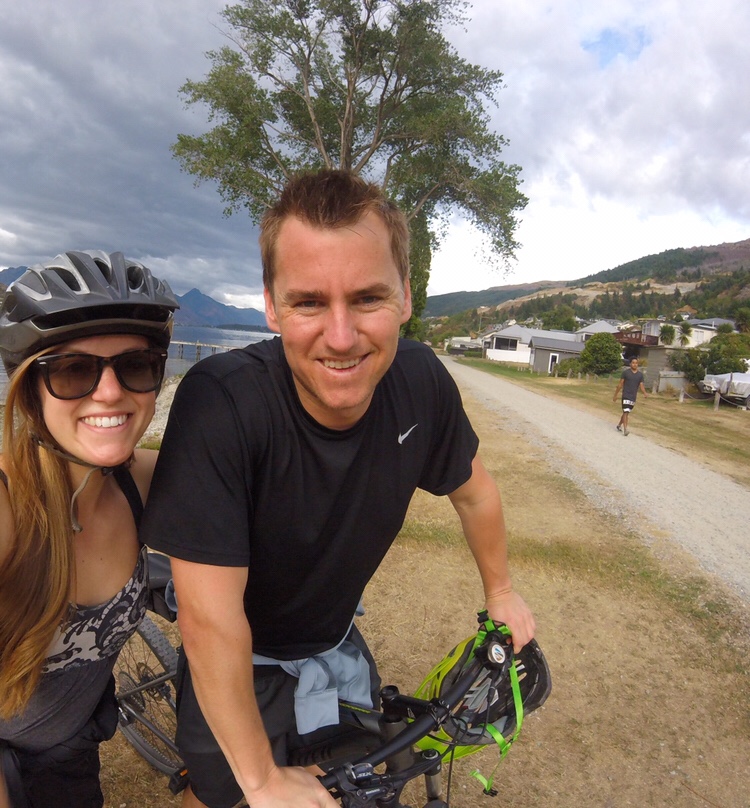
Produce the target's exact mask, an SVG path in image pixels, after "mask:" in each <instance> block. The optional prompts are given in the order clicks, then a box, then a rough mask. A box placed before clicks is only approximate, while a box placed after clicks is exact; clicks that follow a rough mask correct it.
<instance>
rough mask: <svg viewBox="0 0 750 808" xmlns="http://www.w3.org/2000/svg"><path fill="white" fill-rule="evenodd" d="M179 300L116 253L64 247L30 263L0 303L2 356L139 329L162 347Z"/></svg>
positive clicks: (14, 363)
mask: <svg viewBox="0 0 750 808" xmlns="http://www.w3.org/2000/svg"><path fill="white" fill-rule="evenodd" d="M178 308H179V305H178V303H177V300H176V299H175V296H174V294H173V293H172V290H171V289H170V288H169V284H168V283H166V282H165V281H161V280H159V279H158V278H155V277H154V276H153V275H152V274H151V271H150V270H149V269H147V268H146V267H145V266H143V264H140V263H139V262H138V261H132V260H130V259H128V258H125V256H124V255H123V254H122V253H119V252H115V253H112V254H111V255H107V253H105V252H102V251H100V250H85V251H82V252H76V251H71V252H66V253H64V254H63V255H58V256H57V258H55V259H54V260H52V261H50V262H49V263H46V264H43V265H38V266H34V267H31V268H30V269H28V270H27V271H26V272H24V274H23V275H21V277H20V278H18V280H16V281H15V282H13V283H12V284H11V286H10V287H9V289H8V290H7V292H6V294H5V297H4V299H3V301H2V304H0V357H1V358H2V360H3V364H4V365H5V369H6V371H7V372H8V373H11V372H12V371H13V370H14V369H15V368H16V367H18V365H20V364H21V362H23V361H24V359H26V358H28V357H29V356H31V355H33V354H35V353H37V352H38V351H41V350H43V349H45V348H49V347H52V346H53V345H58V344H60V343H62V342H67V341H68V340H72V339H76V338H78V337H86V336H94V335H99V334H139V335H142V336H145V337H148V339H149V340H150V341H151V342H153V343H154V344H155V345H156V346H158V347H161V348H167V347H168V346H169V340H170V337H171V335H172V317H173V313H174V311H175V309H178Z"/></svg>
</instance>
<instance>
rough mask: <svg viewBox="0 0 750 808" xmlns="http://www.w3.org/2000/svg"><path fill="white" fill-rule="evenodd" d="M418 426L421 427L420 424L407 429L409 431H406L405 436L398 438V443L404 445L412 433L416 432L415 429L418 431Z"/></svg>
mask: <svg viewBox="0 0 750 808" xmlns="http://www.w3.org/2000/svg"><path fill="white" fill-rule="evenodd" d="M418 426H419V424H414V426H413V427H412V428H411V429H407V430H406V432H404V434H403V435H399V436H398V442H399V443H403V442H404V441H405V440H406V439H407V438H408V437H409V435H410V434H411V433H412V432H413V431H414V430H415V429H416V428H417V427H418Z"/></svg>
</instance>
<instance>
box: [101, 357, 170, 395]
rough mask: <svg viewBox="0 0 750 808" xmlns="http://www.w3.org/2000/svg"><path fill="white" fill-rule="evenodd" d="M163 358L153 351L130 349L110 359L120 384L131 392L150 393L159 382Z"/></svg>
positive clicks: (162, 368)
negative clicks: (130, 350) (128, 351)
mask: <svg viewBox="0 0 750 808" xmlns="http://www.w3.org/2000/svg"><path fill="white" fill-rule="evenodd" d="M164 362H165V358H164V356H163V355H162V354H160V353H157V352H155V351H132V352H130V353H125V354H120V355H119V356H116V357H115V358H114V359H113V360H112V364H113V365H114V368H115V373H116V374H117V378H118V379H119V380H120V384H122V386H123V387H125V388H126V389H127V390H130V391H131V392H132V393H150V392H151V391H152V390H156V388H157V387H158V386H159V385H160V384H161V380H162V376H163V375H164Z"/></svg>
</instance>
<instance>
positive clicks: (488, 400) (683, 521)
mask: <svg viewBox="0 0 750 808" xmlns="http://www.w3.org/2000/svg"><path fill="white" fill-rule="evenodd" d="M441 359H442V360H443V362H444V363H445V365H446V366H447V368H448V370H449V371H450V372H451V374H452V375H453V377H454V378H455V380H456V383H457V384H458V385H459V387H460V388H461V389H463V390H465V391H466V392H467V393H471V395H472V396H473V397H474V398H476V399H477V401H479V402H480V403H481V404H483V405H484V406H485V407H487V408H488V409H490V410H492V411H495V412H501V413H502V415H503V417H504V419H507V420H508V421H509V423H510V425H511V427H512V428H513V429H516V430H518V431H519V432H521V433H522V434H524V436H525V437H526V438H527V439H528V440H530V441H531V442H532V443H535V444H537V445H539V444H541V445H543V446H544V447H545V449H546V451H545V454H546V456H547V459H548V462H549V463H550V464H553V465H554V466H555V467H556V470H557V471H559V472H560V473H562V474H564V475H565V476H567V477H568V478H570V479H571V480H573V481H574V482H575V483H576V485H578V486H579V487H580V488H581V489H582V490H583V491H584V492H585V493H586V495H587V496H588V497H589V499H591V500H592V502H593V504H594V505H596V506H597V507H601V508H604V509H605V510H606V511H608V512H609V513H612V514H613V515H615V516H617V517H621V518H622V519H624V520H626V521H627V522H632V524H629V525H628V526H629V527H630V528H632V529H635V530H636V531H638V532H639V533H641V534H642V535H643V537H644V538H645V539H646V540H647V541H649V542H650V543H653V542H663V541H664V540H667V541H673V542H676V543H677V544H679V545H680V546H681V547H682V548H683V549H685V550H687V551H688V552H689V553H690V554H691V555H692V556H693V557H694V558H695V559H696V560H697V561H698V563H699V564H700V566H701V567H702V568H703V569H704V570H705V571H707V572H709V573H712V574H714V575H716V576H718V577H719V578H721V579H722V580H723V581H724V582H725V583H727V584H729V586H730V587H731V588H732V589H733V590H734V591H735V592H736V593H737V594H738V595H739V596H740V597H741V598H742V599H743V600H744V601H745V603H748V602H750V553H749V552H748V549H749V547H750V492H748V490H747V489H746V488H744V487H742V486H740V485H738V484H737V483H735V482H733V481H732V480H730V479H728V478H727V477H724V476H722V475H721V474H718V473H716V472H714V471H711V470H710V469H708V468H706V467H705V466H703V465H701V463H700V462H698V461H696V460H691V459H689V458H686V457H684V456H683V455H680V454H677V453H676V452H674V451H672V450H670V449H665V448H664V447H662V446H658V445H656V444H654V443H652V442H651V441H650V440H648V439H646V438H642V437H640V436H639V435H638V411H637V409H636V412H635V413H634V416H633V419H632V429H633V431H631V434H630V435H629V436H628V437H627V438H626V437H624V436H623V435H622V434H621V433H619V432H617V430H616V429H615V424H616V423H617V419H618V417H619V411H618V409H617V407H616V406H615V405H613V406H612V417H611V419H609V420H603V419H602V418H599V417H597V416H595V415H592V414H590V413H587V412H582V411H580V410H577V409H574V408H573V407H570V406H568V405H566V404H563V403H561V402H559V401H557V400H553V399H549V398H545V397H544V396H542V395H539V394H538V393H533V392H530V391H529V390H526V389H524V388H522V387H520V386H517V385H514V384H512V383H511V382H507V381H505V380H503V379H500V378H498V377H497V376H493V375H491V374H489V373H484V372H482V371H479V370H475V369H474V368H470V367H466V366H465V365H461V364H460V363H458V362H456V361H455V360H453V359H451V358H449V357H441ZM607 394H610V393H607ZM603 395H604V393H603ZM642 406H648V404H647V403H646V404H644V403H643V402H641V401H640V400H639V403H638V407H642ZM505 428H506V429H507V428H508V424H506V425H505ZM500 482H501V483H502V481H500Z"/></svg>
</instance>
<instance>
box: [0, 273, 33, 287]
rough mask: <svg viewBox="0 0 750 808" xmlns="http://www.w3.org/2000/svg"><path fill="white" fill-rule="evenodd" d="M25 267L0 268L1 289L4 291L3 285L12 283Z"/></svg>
mask: <svg viewBox="0 0 750 808" xmlns="http://www.w3.org/2000/svg"><path fill="white" fill-rule="evenodd" d="M27 269H28V267H7V268H6V269H0V286H2V290H3V291H5V287H6V286H8V285H9V284H11V283H13V281H16V280H18V279H19V278H20V277H21V275H23V273H24V272H26V270H27Z"/></svg>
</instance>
